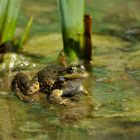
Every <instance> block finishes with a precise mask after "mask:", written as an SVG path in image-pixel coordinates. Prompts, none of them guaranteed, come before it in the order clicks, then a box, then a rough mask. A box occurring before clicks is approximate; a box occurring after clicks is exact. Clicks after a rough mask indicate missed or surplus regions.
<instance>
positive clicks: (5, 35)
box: [0, 0, 32, 48]
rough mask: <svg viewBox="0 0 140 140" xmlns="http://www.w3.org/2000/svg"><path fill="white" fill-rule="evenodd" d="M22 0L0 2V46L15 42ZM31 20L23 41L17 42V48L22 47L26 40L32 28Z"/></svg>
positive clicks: (3, 0) (2, 0) (0, 0)
mask: <svg viewBox="0 0 140 140" xmlns="http://www.w3.org/2000/svg"><path fill="white" fill-rule="evenodd" d="M20 5H21V0H0V45H1V44H4V43H5V42H9V41H12V42H13V41H14V39H15V30H16V25H17V20H18V15H19V10H20ZM31 24H32V19H30V21H29V23H28V24H27V27H26V29H25V32H24V33H23V35H22V37H21V41H18V43H17V42H16V47H19V48H20V47H21V46H22V45H23V43H24V41H25V40H26V38H27V36H28V34H29V30H30V28H31Z"/></svg>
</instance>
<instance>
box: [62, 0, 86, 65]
mask: <svg viewBox="0 0 140 140" xmlns="http://www.w3.org/2000/svg"><path fill="white" fill-rule="evenodd" d="M59 9H60V16H61V23H62V35H63V43H64V53H65V55H66V59H67V61H68V63H70V64H73V63H79V62H80V61H81V60H82V57H83V50H84V24H83V16H84V12H85V0H59Z"/></svg>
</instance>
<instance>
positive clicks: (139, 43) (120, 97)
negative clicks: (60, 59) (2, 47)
mask: <svg viewBox="0 0 140 140" xmlns="http://www.w3.org/2000/svg"><path fill="white" fill-rule="evenodd" d="M139 4H140V2H139V0H134V1H132V0H112V1H111V0H102V1H98V0H87V1H86V6H87V12H89V13H91V15H92V17H93V36H92V42H93V66H92V67H91V68H90V70H89V72H90V77H89V78H87V79H86V80H85V82H84V86H85V88H86V89H87V90H88V92H89V96H88V97H86V98H84V99H83V100H81V101H80V102H78V103H76V104H74V105H70V106H55V105H48V104H47V103H46V100H45V99H44V98H43V99H41V101H39V102H36V103H24V102H22V101H20V100H19V99H17V97H15V96H13V93H12V92H11V91H10V82H11V79H12V77H13V75H15V73H16V70H19V69H22V71H24V72H25V73H27V74H28V75H30V77H32V76H33V75H34V74H35V72H36V71H38V70H39V69H41V68H43V67H45V66H46V64H47V63H50V62H54V61H55V60H56V59H57V56H58V54H59V52H60V51H61V49H62V38H61V34H60V31H61V28H60V23H59V22H60V20H59V14H58V8H57V1H56V0H38V1H35V0H29V1H23V3H22V7H21V9H22V10H21V14H20V17H19V23H18V25H19V27H20V28H19V30H18V31H19V32H20V31H21V30H22V28H23V27H24V25H25V23H26V22H27V20H28V18H29V17H30V16H34V23H33V27H32V32H31V37H30V39H29V41H28V42H27V43H26V44H25V46H24V48H23V52H24V53H23V55H21V56H16V55H15V54H7V55H6V56H4V62H3V63H1V65H0V67H1V69H2V71H1V76H0V140H22V139H23V140H25V139H27V140H33V139H34V140H65V139H70V140H73V139H74V140H94V139H95V140H106V139H107V140H130V139H132V140H139V138H140V102H139V101H140V39H139V37H140V25H139V23H140V17H139V14H138V13H139V12H140V9H139V8H138V7H139ZM35 50H36V51H35ZM13 56H14V57H13ZM11 58H14V59H11ZM16 59H18V60H20V61H24V62H26V63H25V64H24V65H21V63H19V62H18V63H17V62H16ZM11 60H12V62H11ZM25 60H26V61H25ZM9 61H10V65H9ZM11 63H12V64H13V65H15V68H13V69H12V70H13V72H9V70H10V68H11V67H12V66H11ZM3 71H4V72H3Z"/></svg>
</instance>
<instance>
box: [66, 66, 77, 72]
mask: <svg viewBox="0 0 140 140" xmlns="http://www.w3.org/2000/svg"><path fill="white" fill-rule="evenodd" d="M76 71H77V68H76V67H70V68H68V69H67V72H68V73H74V72H76Z"/></svg>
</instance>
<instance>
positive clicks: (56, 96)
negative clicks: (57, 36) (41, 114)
mask: <svg viewBox="0 0 140 140" xmlns="http://www.w3.org/2000/svg"><path fill="white" fill-rule="evenodd" d="M62 95H63V91H62V90H61V89H54V90H53V91H52V93H51V94H50V95H49V101H50V102H51V103H57V104H63V105H66V104H67V103H68V99H64V98H62V97H61V96H62Z"/></svg>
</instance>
